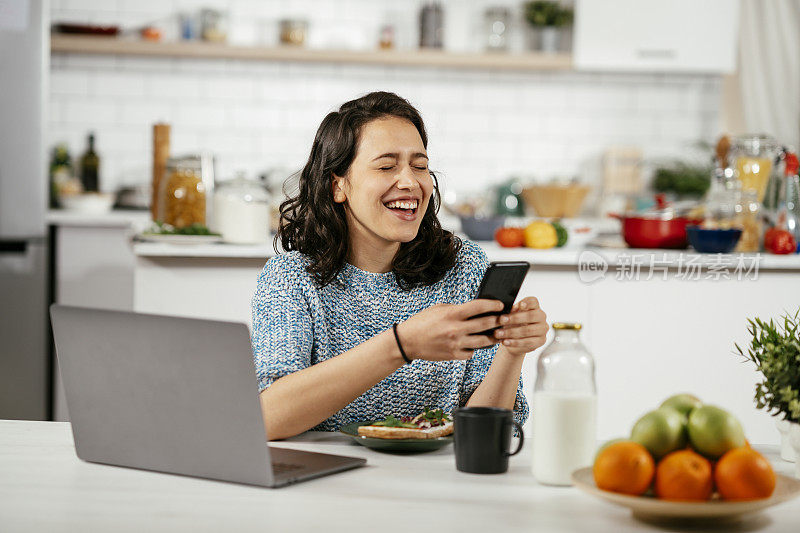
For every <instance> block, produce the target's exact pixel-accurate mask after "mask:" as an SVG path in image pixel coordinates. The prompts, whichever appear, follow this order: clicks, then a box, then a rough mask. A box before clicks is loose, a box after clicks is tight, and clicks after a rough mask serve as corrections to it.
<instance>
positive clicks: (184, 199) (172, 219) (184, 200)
mask: <svg viewBox="0 0 800 533" xmlns="http://www.w3.org/2000/svg"><path fill="white" fill-rule="evenodd" d="M160 189H161V190H160V193H159V205H158V217H157V218H158V222H161V223H163V224H169V225H170V226H173V227H175V228H185V227H187V226H191V225H192V224H201V225H206V186H205V184H204V183H203V180H202V175H201V172H200V165H199V163H198V162H197V161H196V160H193V159H192V160H190V159H172V158H171V159H170V160H169V161H168V162H167V176H166V179H162V180H161V184H160Z"/></svg>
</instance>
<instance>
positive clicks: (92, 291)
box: [47, 211, 150, 420]
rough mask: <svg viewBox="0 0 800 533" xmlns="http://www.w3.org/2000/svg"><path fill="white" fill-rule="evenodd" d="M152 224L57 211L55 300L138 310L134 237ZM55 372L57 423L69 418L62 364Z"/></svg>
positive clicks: (133, 215)
mask: <svg viewBox="0 0 800 533" xmlns="http://www.w3.org/2000/svg"><path fill="white" fill-rule="evenodd" d="M149 220H150V214H149V212H146V213H145V212H124V211H123V212H113V213H108V214H105V215H82V214H79V213H70V212H67V211H51V212H50V213H49V214H48V216H47V221H48V223H49V224H50V225H51V226H53V227H54V228H55V232H54V235H55V239H54V245H55V248H54V252H53V253H54V255H55V270H54V272H53V276H54V277H55V279H54V285H55V294H54V295H53V297H54V301H55V302H56V303H60V304H65V305H76V306H86V307H97V308H102V309H116V310H132V309H133V278H134V275H133V273H134V266H135V256H134V254H133V251H132V248H131V238H132V237H133V235H134V233H136V231H138V230H140V229H141V228H143V227H144V226H145V225H146V224H147V223H148V222H149ZM53 372H54V374H53V376H54V379H53V402H54V405H53V419H54V420H69V414H68V412H67V406H66V401H65V399H64V391H63V388H62V385H61V374H60V371H59V369H58V361H57V360H56V361H55V365H54V369H53Z"/></svg>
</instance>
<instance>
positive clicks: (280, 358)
mask: <svg viewBox="0 0 800 533" xmlns="http://www.w3.org/2000/svg"><path fill="white" fill-rule="evenodd" d="M307 282H308V281H307V274H306V273H305V270H304V267H303V265H302V262H301V261H299V260H298V258H297V257H296V256H293V255H292V254H281V255H277V256H275V257H273V258H271V259H270V260H269V261H267V263H266V265H265V266H264V269H263V270H262V272H261V274H260V275H259V277H258V284H257V287H256V291H255V294H254V295H253V299H252V313H253V329H252V334H251V342H252V345H253V361H254V363H255V369H256V377H257V379H258V390H259V392H261V391H263V390H264V389H266V388H267V387H269V386H270V385H271V384H272V383H273V382H274V381H275V380H276V379H279V378H281V377H283V376H285V375H287V374H290V373H292V372H296V371H298V370H302V369H304V368H307V367H308V366H310V364H311V349H312V345H313V338H314V337H313V320H312V316H311V310H310V308H309V305H308V302H307V299H306V297H305V296H304V291H303V287H304V286H305V285H306V284H307Z"/></svg>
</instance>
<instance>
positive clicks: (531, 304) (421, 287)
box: [252, 92, 548, 439]
mask: <svg viewBox="0 0 800 533" xmlns="http://www.w3.org/2000/svg"><path fill="white" fill-rule="evenodd" d="M427 145H428V138H427V134H426V132H425V126H424V124H423V122H422V118H421V117H420V115H419V113H418V112H417V110H416V109H414V107H412V106H411V104H410V103H408V101H406V100H404V99H403V98H400V97H399V96H397V95H395V94H392V93H386V92H375V93H370V94H367V95H366V96H363V97H361V98H358V99H356V100H353V101H350V102H347V103H345V104H344V105H342V106H341V108H340V109H339V110H338V111H336V112H332V113H330V114H328V116H326V117H325V119H324V120H323V121H322V124H321V125H320V127H319V129H318V130H317V134H316V137H315V139H314V144H313V145H312V147H311V155H310V156H309V158H308V162H307V163H306V165H305V167H304V168H303V170H302V172H301V174H300V180H299V191H298V193H297V195H296V196H294V197H292V198H290V199H288V200H287V201H285V202H284V203H283V204H282V205H281V227H280V230H279V231H278V235H277V237H276V241H277V239H280V241H281V244H282V246H283V248H284V249H285V250H287V252H286V253H283V254H280V255H277V256H275V257H273V258H271V259H270V260H269V261H267V264H266V266H265V267H264V270H263V272H262V273H261V275H260V276H259V279H258V288H257V290H256V293H255V295H254V297H253V332H252V341H253V353H254V358H255V364H256V370H257V377H258V382H259V390H260V391H261V392H260V398H261V407H262V411H263V414H264V423H265V426H266V429H267V435H268V436H269V437H270V438H271V439H283V438H287V437H291V436H294V435H297V434H299V433H302V432H303V431H306V430H309V429H316V430H328V431H335V430H337V429H338V428H339V427H340V426H342V425H344V424H347V423H350V422H355V421H363V420H374V419H380V418H384V417H385V416H387V415H390V414H393V415H396V416H406V415H409V416H413V415H416V414H418V413H419V412H421V411H422V410H423V408H425V407H426V406H430V407H431V408H441V409H443V410H444V411H445V412H451V411H453V410H454V409H455V408H457V407H459V406H463V405H469V406H494V407H503V408H507V409H513V410H514V415H515V418H516V419H517V420H518V421H519V422H520V423H522V422H524V420H525V419H526V418H527V416H528V405H527V402H526V400H525V396H524V394H523V392H522V379H521V377H520V372H521V368H522V361H523V358H524V357H525V354H526V353H528V352H530V351H532V350H535V349H536V348H539V347H540V346H542V345H543V344H544V340H545V335H546V333H547V329H548V326H547V323H546V322H545V318H546V317H545V314H544V312H543V311H542V310H541V309H540V308H539V303H538V301H537V300H536V298H533V297H529V298H525V299H523V300H521V301H520V302H517V303H516V304H515V306H514V308H513V309H512V311H511V312H510V313H509V314H507V315H503V316H502V317H496V316H494V317H484V318H475V319H471V318H470V317H472V316H475V315H477V314H480V313H485V312H487V311H500V310H502V308H503V306H502V304H501V303H500V302H498V301H496V300H473V298H474V297H475V296H476V294H477V291H478V285H479V284H480V281H481V278H482V277H483V273H484V272H485V271H486V268H487V267H488V261H487V259H486V254H485V253H484V252H483V251H482V250H481V249H480V248H479V247H478V246H477V245H475V244H474V243H472V242H470V241H461V240H460V239H459V238H458V237H456V236H455V235H453V234H452V233H451V232H449V231H445V230H443V229H442V227H441V226H440V224H439V221H438V219H437V218H436V213H437V212H438V208H439V201H440V198H439V190H438V186H437V183H436V178H435V176H434V174H433V173H432V172H431V171H430V170H429V169H428V155H427V152H426V147H427ZM495 326H501V327H500V329H498V330H496V331H495V334H494V335H493V336H491V337H487V336H482V335H472V334H474V333H477V332H481V331H484V330H486V329H489V328H492V327H495ZM498 343H499V346H498ZM485 346H491V347H490V348H483V349H477V348H480V347H485Z"/></svg>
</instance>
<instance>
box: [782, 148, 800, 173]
mask: <svg viewBox="0 0 800 533" xmlns="http://www.w3.org/2000/svg"><path fill="white" fill-rule="evenodd" d="M784 163H785V164H786V175H787V176H794V175H796V174H797V170H798V168H800V163H798V161H797V154H795V153H794V152H786V159H785V160H784Z"/></svg>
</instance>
